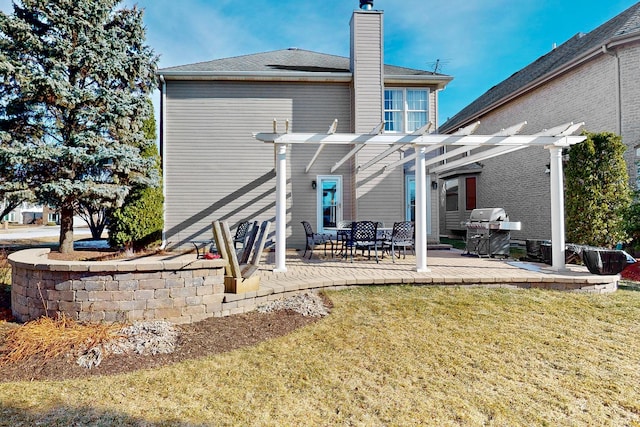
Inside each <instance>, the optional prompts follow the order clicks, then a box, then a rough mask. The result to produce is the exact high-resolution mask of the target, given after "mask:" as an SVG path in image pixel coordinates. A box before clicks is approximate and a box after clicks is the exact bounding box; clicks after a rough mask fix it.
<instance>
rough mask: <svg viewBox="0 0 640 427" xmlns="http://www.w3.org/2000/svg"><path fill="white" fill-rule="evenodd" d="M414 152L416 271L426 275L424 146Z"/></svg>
mask: <svg viewBox="0 0 640 427" xmlns="http://www.w3.org/2000/svg"><path fill="white" fill-rule="evenodd" d="M415 150H416V164H415V169H416V221H415V224H416V238H415V245H416V248H415V249H416V271H418V272H419V273H427V272H429V271H431V270H429V268H427V191H428V190H427V166H426V160H425V152H426V151H427V147H425V146H424V145H419V146H415Z"/></svg>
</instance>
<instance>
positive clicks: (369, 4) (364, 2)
mask: <svg viewBox="0 0 640 427" xmlns="http://www.w3.org/2000/svg"><path fill="white" fill-rule="evenodd" d="M360 9H362V10H373V0H360Z"/></svg>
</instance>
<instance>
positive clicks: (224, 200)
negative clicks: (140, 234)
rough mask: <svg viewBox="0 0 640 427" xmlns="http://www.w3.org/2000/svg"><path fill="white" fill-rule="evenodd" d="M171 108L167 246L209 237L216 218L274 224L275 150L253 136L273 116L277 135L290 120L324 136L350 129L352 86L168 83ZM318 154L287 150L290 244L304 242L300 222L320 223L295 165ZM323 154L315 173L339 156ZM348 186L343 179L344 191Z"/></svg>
mask: <svg viewBox="0 0 640 427" xmlns="http://www.w3.org/2000/svg"><path fill="white" fill-rule="evenodd" d="M166 104H167V105H166V122H165V129H166V133H165V141H164V167H165V174H166V183H165V189H166V190H165V191H166V203H165V210H166V212H165V215H166V224H165V237H166V239H167V241H168V243H169V247H177V246H186V245H188V241H189V240H193V239H207V238H210V237H211V222H212V221H213V220H215V219H224V220H227V221H229V223H230V226H231V228H232V229H233V228H235V226H236V225H237V223H238V222H240V221H242V220H245V219H247V220H271V221H273V220H274V216H275V171H274V148H273V145H271V144H264V143H261V142H259V141H256V140H255V139H254V138H253V137H252V136H251V134H252V132H260V131H266V132H270V131H271V129H272V128H273V124H272V123H273V119H274V118H276V119H278V121H279V130H280V131H284V121H285V119H289V120H291V131H294V132H325V131H326V130H327V128H328V127H329V125H330V124H331V123H332V121H333V120H334V119H335V118H338V119H339V122H340V126H341V127H343V128H348V127H349V126H350V90H349V85H348V84H295V83H269V84H267V83H236V82H202V81H200V82H197V81H196V82H189V81H184V82H179V81H168V82H167V93H166ZM314 148H315V147H300V148H298V147H293V148H292V149H290V150H288V160H289V161H288V166H289V171H288V176H287V182H288V189H287V193H288V197H287V212H288V214H287V215H288V218H287V220H288V223H289V228H288V230H287V233H288V235H289V236H292V239H291V241H290V242H289V245H290V246H300V245H301V244H302V243H301V242H304V234H303V233H302V227H301V226H300V227H295V225H296V222H299V221H298V220H301V218H302V219H309V218H315V199H313V203H309V202H308V201H306V199H307V198H308V194H309V193H311V191H310V186H311V182H310V181H311V180H310V179H308V178H305V179H302V178H301V177H300V171H299V167H298V166H300V165H299V163H301V162H302V160H303V158H304V157H306V156H307V152H309V151H311V152H314V151H315V150H314ZM340 150H341V149H338V150H337V151H340ZM345 150H346V148H345ZM325 151H326V153H323V156H321V161H320V162H318V163H317V165H316V167H317V168H323V167H325V166H326V165H327V164H328V163H331V164H333V163H335V161H336V160H334V158H335V157H338V158H339V157H341V156H342V154H341V153H339V152H338V153H332V152H331V150H325ZM309 159H310V156H309ZM307 162H308V160H307V161H306V162H304V165H303V166H301V167H302V172H304V167H305V166H306V164H307ZM323 162H324V163H323ZM342 172H343V171H342ZM292 178H293V179H292ZM348 183H349V180H345V184H344V185H345V188H347V185H348ZM298 196H299V197H300V200H298ZM298 228H299V229H298Z"/></svg>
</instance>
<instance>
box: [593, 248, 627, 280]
mask: <svg viewBox="0 0 640 427" xmlns="http://www.w3.org/2000/svg"><path fill="white" fill-rule="evenodd" d="M582 261H583V262H584V265H586V266H587V269H589V272H590V273H591V274H600V275H609V274H618V273H620V272H621V271H622V270H624V268H625V267H626V266H627V256H626V255H625V253H624V252H623V251H615V250H608V249H585V250H583V251H582Z"/></svg>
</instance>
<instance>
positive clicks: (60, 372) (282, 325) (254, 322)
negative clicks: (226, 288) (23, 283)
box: [0, 289, 332, 383]
mask: <svg viewBox="0 0 640 427" xmlns="http://www.w3.org/2000/svg"><path fill="white" fill-rule="evenodd" d="M2 294H6V292H2V290H1V289H0V296H1V297H0V309H2V308H5V309H6V308H7V307H10V303H11V301H10V298H9V300H7V299H6V297H5V296H2ZM324 301H325V305H327V306H328V307H331V305H332V304H331V301H330V300H328V299H327V298H326V297H325V298H324ZM318 320H320V318H318V317H305V316H303V315H302V314H299V313H296V312H293V311H289V310H281V311H275V312H271V313H258V312H250V313H245V314H238V315H234V316H228V317H215V318H210V319H207V320H204V321H202V322H198V323H194V324H190V325H180V326H178V329H179V330H180V338H179V340H178V345H177V348H176V351H175V352H174V353H171V354H158V355H153V356H140V355H135V354H129V355H110V356H108V357H106V358H104V359H103V360H102V363H101V364H100V365H99V366H98V367H95V368H92V369H86V368H82V367H80V366H78V365H77V363H76V361H75V358H72V357H64V356H63V357H58V358H52V359H44V358H42V357H39V356H34V357H31V358H30V359H28V360H24V361H20V362H16V363H11V364H6V365H4V366H0V383H1V382H8V381H39V380H65V379H73V378H85V377H91V376H97V375H114V374H120V373H125V372H132V371H136V370H139V369H150V368H158V367H161V366H166V365H169V364H172V363H176V362H180V361H184V360H189V359H197V358H202V357H205V356H209V355H213V354H217V353H224V352H227V351H231V350H235V349H239V348H242V347H247V346H252V345H255V344H257V343H260V342H262V341H265V340H268V339H272V338H276V337H279V336H283V335H286V334H288V333H290V332H292V331H294V330H295V329H297V328H300V327H303V326H306V325H308V324H311V323H314V322H317V321H318ZM16 327H19V325H18V324H17V323H13V322H2V321H0V353H1V352H2V350H3V341H4V336H5V334H6V333H7V332H8V331H9V330H11V329H12V328H16Z"/></svg>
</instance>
